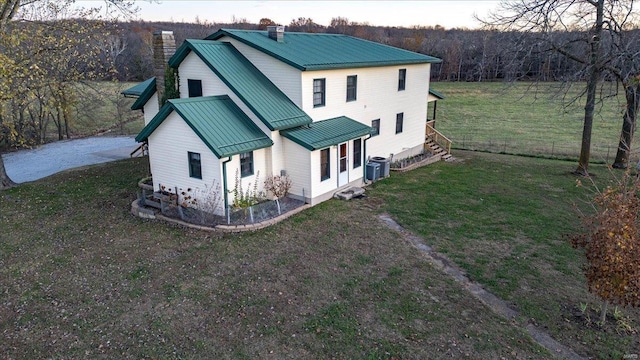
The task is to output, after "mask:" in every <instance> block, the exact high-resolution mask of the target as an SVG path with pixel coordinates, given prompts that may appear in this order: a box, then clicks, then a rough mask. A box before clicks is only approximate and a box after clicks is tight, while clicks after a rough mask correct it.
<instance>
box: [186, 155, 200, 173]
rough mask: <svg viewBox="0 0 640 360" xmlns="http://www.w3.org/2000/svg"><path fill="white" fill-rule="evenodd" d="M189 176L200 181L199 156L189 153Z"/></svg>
mask: <svg viewBox="0 0 640 360" xmlns="http://www.w3.org/2000/svg"><path fill="white" fill-rule="evenodd" d="M188 155H189V176H190V177H192V178H196V179H202V163H201V162H200V154H199V153H194V152H191V151H189V152H188Z"/></svg>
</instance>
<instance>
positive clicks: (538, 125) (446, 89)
mask: <svg viewBox="0 0 640 360" xmlns="http://www.w3.org/2000/svg"><path fill="white" fill-rule="evenodd" d="M431 86H432V87H433V88H434V89H436V90H438V91H440V92H442V93H444V94H445V96H446V99H445V100H442V101H438V108H437V110H438V114H437V125H436V126H437V127H438V129H439V130H440V131H442V132H443V133H444V134H445V135H446V136H448V137H449V138H450V139H452V140H453V142H454V147H457V148H463V149H469V150H483V151H492V152H503V153H510V154H528V155H532V154H542V155H546V156H553V157H559V158H575V159H576V160H577V158H578V155H579V153H580V141H581V138H582V125H583V119H584V99H580V100H578V101H577V102H576V103H574V104H573V105H572V106H569V107H564V106H563V96H564V95H563V93H562V92H560V91H559V87H560V84H559V83H541V84H538V85H537V87H536V86H535V85H533V84H529V83H516V84H505V83H477V82H434V83H432V84H431ZM577 94H578V89H573V90H572V91H571V92H570V93H569V96H567V97H566V98H567V99H568V98H571V97H572V96H575V95H577ZM618 101H624V98H623V97H621V98H620V99H618V98H610V99H608V100H607V101H606V102H605V103H603V104H599V105H598V106H597V108H596V110H597V113H596V116H595V119H594V124H593V134H592V149H591V161H595V162H605V161H606V162H612V161H613V159H614V158H615V153H616V149H617V147H618V139H619V137H620V129H621V128H622V111H623V110H624V107H623V105H624V104H623V103H619V102H618ZM634 144H637V141H635V142H634ZM634 148H636V146H634ZM636 154H637V152H636ZM632 160H633V158H632ZM635 161H637V156H636V160H635Z"/></svg>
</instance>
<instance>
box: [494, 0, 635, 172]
mask: <svg viewBox="0 0 640 360" xmlns="http://www.w3.org/2000/svg"><path fill="white" fill-rule="evenodd" d="M629 1H632V0H629ZM619 2H620V1H618V0H606V1H605V0H518V1H503V2H502V3H501V4H500V8H499V10H498V11H495V12H494V13H492V14H491V15H490V17H489V19H487V20H482V21H483V22H484V23H485V24H486V25H487V26H490V27H497V28H498V29H500V30H511V31H517V32H519V33H522V34H525V33H533V34H535V35H536V37H537V39H536V40H537V41H536V42H537V43H538V44H540V45H541V46H542V47H543V48H544V49H546V50H547V51H550V52H556V53H559V54H561V55H562V56H564V57H567V58H569V59H571V60H572V61H575V62H578V63H580V64H582V65H583V68H582V72H581V73H580V74H578V76H577V77H576V79H580V78H581V77H585V78H586V80H587V85H586V88H585V89H584V92H583V95H586V101H585V106H584V124H583V131H582V142H581V150H580V158H579V160H578V167H577V169H576V170H575V173H576V174H580V175H585V176H587V175H589V158H590V151H591V130H592V128H593V117H594V112H595V105H596V97H597V96H596V95H597V87H598V83H599V82H600V81H601V79H602V71H603V68H604V67H605V63H604V61H603V60H604V57H603V54H602V45H601V43H602V33H603V28H604V25H605V17H604V14H605V11H604V10H605V3H607V5H608V6H616V5H615V3H619ZM558 34H566V35H569V36H558ZM585 75H586V76H585Z"/></svg>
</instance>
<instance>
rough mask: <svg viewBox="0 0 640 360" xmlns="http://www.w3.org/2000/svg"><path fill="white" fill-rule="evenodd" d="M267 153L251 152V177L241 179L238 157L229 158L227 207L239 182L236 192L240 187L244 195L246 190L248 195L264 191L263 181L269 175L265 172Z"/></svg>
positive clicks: (230, 203) (260, 151)
mask: <svg viewBox="0 0 640 360" xmlns="http://www.w3.org/2000/svg"><path fill="white" fill-rule="evenodd" d="M267 152H268V149H259V150H255V151H254V152H253V175H251V176H246V177H241V176H240V155H233V156H232V157H231V161H230V162H228V163H227V165H226V166H227V189H228V190H229V191H231V193H229V206H231V205H233V196H234V195H233V190H234V189H235V188H236V183H237V181H239V183H238V184H237V185H238V190H240V187H241V188H242V190H243V191H244V193H245V194H246V192H247V190H249V193H250V194H253V192H254V186H255V185H256V184H257V186H256V187H255V190H256V191H257V192H258V193H260V192H262V191H263V190H264V180H265V179H266V177H267V176H269V173H268V172H267V167H266V164H267V160H266V157H267ZM226 160H227V158H224V159H222V161H226Z"/></svg>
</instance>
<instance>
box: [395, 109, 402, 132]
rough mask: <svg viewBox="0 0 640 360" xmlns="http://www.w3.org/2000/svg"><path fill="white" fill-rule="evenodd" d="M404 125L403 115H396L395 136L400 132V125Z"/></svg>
mask: <svg viewBox="0 0 640 360" xmlns="http://www.w3.org/2000/svg"><path fill="white" fill-rule="evenodd" d="M403 123H404V113H399V114H396V134H400V133H401V132H402V125H403Z"/></svg>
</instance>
